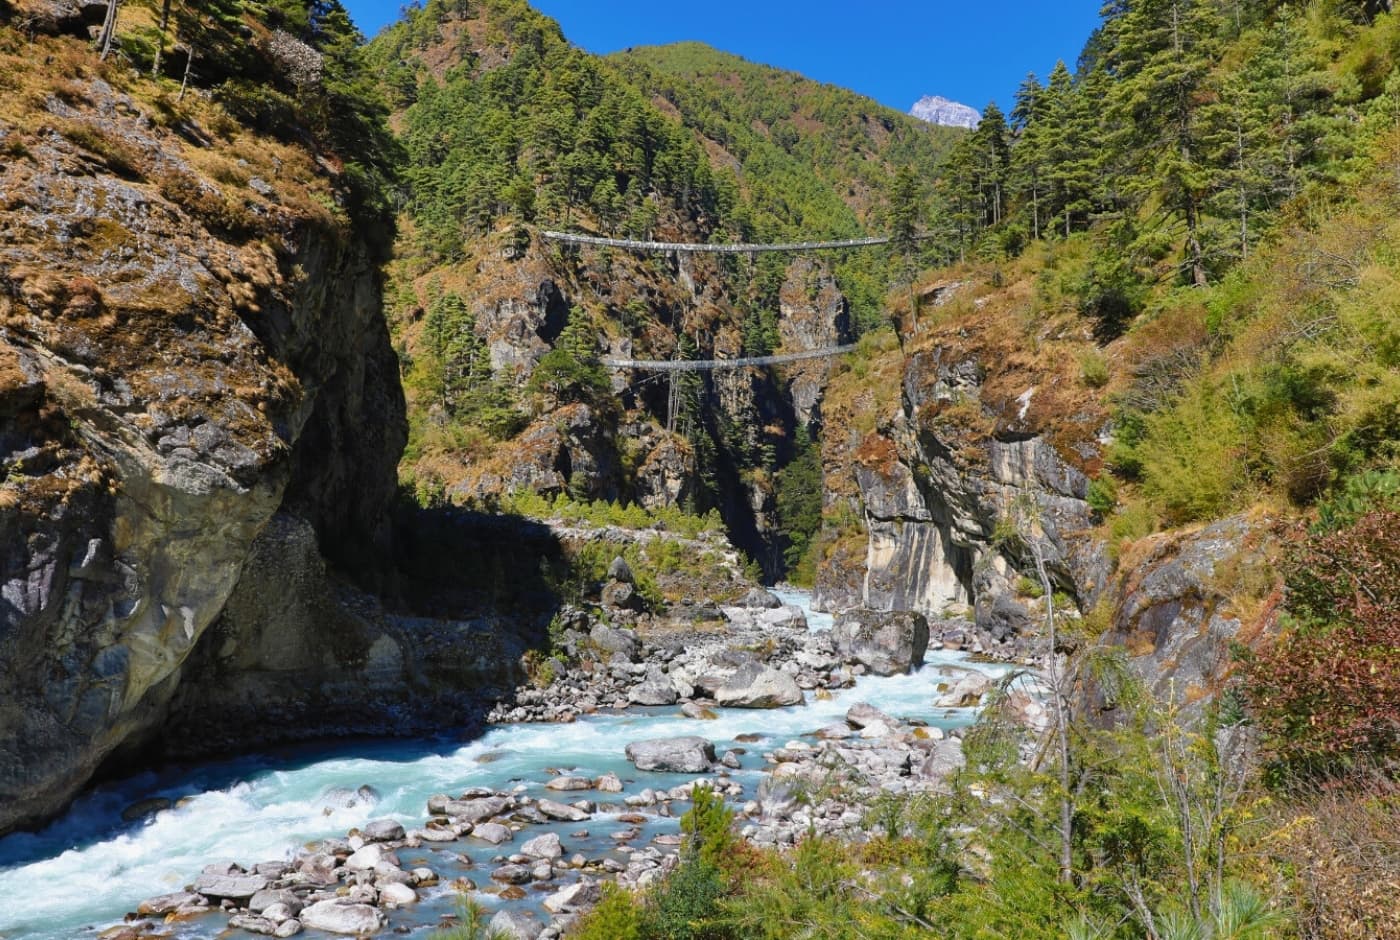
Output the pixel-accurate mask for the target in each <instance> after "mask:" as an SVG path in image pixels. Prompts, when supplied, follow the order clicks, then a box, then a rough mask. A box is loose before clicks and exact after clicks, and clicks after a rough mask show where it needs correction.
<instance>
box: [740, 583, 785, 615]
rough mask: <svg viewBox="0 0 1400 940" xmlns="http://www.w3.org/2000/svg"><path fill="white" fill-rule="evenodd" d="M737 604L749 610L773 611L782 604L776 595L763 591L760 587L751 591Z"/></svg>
mask: <svg viewBox="0 0 1400 940" xmlns="http://www.w3.org/2000/svg"><path fill="white" fill-rule="evenodd" d="M739 603H740V604H741V605H742V606H744V607H748V608H750V609H751V610H774V609H776V608H778V607H781V606H783V602H782V601H781V600H779V599H778V596H777V595H776V594H774V593H773V592H772V591H765V590H764V589H763V588H761V587H756V588H753V589H751V590H750V591H749V593H747V594H745V595H744V599H743V600H742V601H740V602H739Z"/></svg>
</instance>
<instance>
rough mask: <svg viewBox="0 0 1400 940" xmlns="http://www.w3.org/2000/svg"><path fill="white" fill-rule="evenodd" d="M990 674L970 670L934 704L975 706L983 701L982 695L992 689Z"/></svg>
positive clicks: (941, 705) (949, 706) (954, 706)
mask: <svg viewBox="0 0 1400 940" xmlns="http://www.w3.org/2000/svg"><path fill="white" fill-rule="evenodd" d="M992 685H993V682H992V679H991V677H990V676H987V675H984V674H983V673H980V672H969V673H968V674H967V675H965V676H963V677H962V678H961V679H959V680H958V681H957V682H956V683H954V685H953V687H952V688H951V689H949V690H948V691H947V692H944V693H943V695H941V696H940V697H939V699H938V701H937V702H935V703H934V704H935V705H937V706H938V707H939V708H973V707H975V706H977V705H980V704H981V703H982V696H984V695H986V694H987V693H988V692H990V691H991V690H992Z"/></svg>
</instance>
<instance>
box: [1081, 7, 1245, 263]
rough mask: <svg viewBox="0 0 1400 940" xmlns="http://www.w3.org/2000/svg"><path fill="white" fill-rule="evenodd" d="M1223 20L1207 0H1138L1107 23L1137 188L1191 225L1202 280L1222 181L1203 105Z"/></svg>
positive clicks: (1116, 103)
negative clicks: (1212, 203)
mask: <svg viewBox="0 0 1400 940" xmlns="http://www.w3.org/2000/svg"><path fill="white" fill-rule="evenodd" d="M1220 24H1221V14H1220V10H1219V9H1218V8H1217V7H1215V6H1213V5H1212V4H1211V3H1209V2H1208V0H1139V2H1135V3H1132V4H1128V5H1125V6H1124V7H1123V9H1122V11H1121V12H1119V13H1117V14H1116V15H1115V17H1114V18H1113V19H1112V20H1110V21H1108V22H1106V23H1105V35H1106V36H1107V37H1108V38H1109V43H1108V48H1107V54H1106V58H1107V63H1106V64H1107V65H1108V67H1109V68H1110V69H1111V70H1112V72H1113V74H1114V77H1115V78H1116V79H1117V81H1116V83H1115V84H1114V86H1113V91H1114V95H1113V100H1112V101H1111V107H1112V108H1113V109H1114V110H1115V111H1116V112H1117V116H1118V117H1120V118H1121V119H1122V121H1123V123H1124V124H1125V125H1131V127H1132V128H1133V141H1132V142H1133V144H1134V145H1135V150H1136V156H1137V161H1136V166H1134V167H1133V170H1134V172H1135V175H1136V177H1137V182H1136V184H1135V189H1136V191H1137V193H1138V195H1139V196H1141V197H1146V196H1148V195H1150V194H1151V195H1156V196H1158V197H1159V198H1161V199H1162V200H1163V202H1164V203H1165V205H1166V206H1167V207H1169V209H1170V210H1171V211H1172V213H1173V214H1174V215H1175V216H1176V217H1177V219H1178V220H1179V221H1180V222H1181V224H1182V225H1183V226H1184V228H1185V238H1184V241H1185V244H1184V254H1185V261H1184V268H1185V271H1186V274H1187V276H1188V278H1189V280H1190V281H1191V283H1193V284H1196V285H1204V284H1205V283H1206V282H1207V280H1208V275H1207V271H1208V268H1207V259H1206V247H1205V243H1204V225H1203V219H1202V212H1203V208H1204V206H1203V203H1204V202H1205V201H1206V200H1207V198H1208V197H1209V194H1210V192H1211V189H1212V187H1214V186H1216V185H1218V184H1219V177H1218V175H1215V174H1213V173H1212V167H1211V166H1210V165H1209V164H1208V163H1207V161H1206V160H1205V158H1204V155H1203V153H1202V151H1203V149H1204V144H1203V140H1202V137H1203V133H1204V127H1203V121H1202V120H1201V116H1202V115H1201V111H1202V108H1203V106H1204V105H1205V103H1206V100H1207V98H1206V96H1205V95H1204V94H1203V92H1204V90H1205V87H1206V81H1207V78H1208V76H1209V75H1210V71H1211V66H1212V64H1213V62H1214V61H1215V57H1216V52H1217V48H1218V44H1217V41H1216V40H1217V36H1218V33H1219V27H1220Z"/></svg>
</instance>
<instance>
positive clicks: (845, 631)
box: [831, 609, 928, 676]
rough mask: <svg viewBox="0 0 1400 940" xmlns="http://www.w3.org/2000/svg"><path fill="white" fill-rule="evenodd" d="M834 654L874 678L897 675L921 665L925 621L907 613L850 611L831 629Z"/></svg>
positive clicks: (922, 616)
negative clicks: (851, 661)
mask: <svg viewBox="0 0 1400 940" xmlns="http://www.w3.org/2000/svg"><path fill="white" fill-rule="evenodd" d="M831 636H832V639H833V640H835V641H836V652H837V653H839V654H840V655H841V657H842V658H843V659H846V660H854V661H855V662H858V663H860V664H861V665H863V666H864V667H865V668H866V669H868V670H870V671H871V672H872V673H874V674H875V675H877V676H898V675H903V674H905V673H907V672H912V671H913V670H915V669H918V668H919V667H920V666H922V665H923V664H924V653H925V652H926V651H927V650H928V619H927V618H926V617H925V616H924V615H923V614H920V613H915V612H913V611H908V610H893V611H874V610H862V609H856V610H850V611H847V612H845V613H843V614H841V615H840V616H839V617H838V618H837V620H836V625H835V626H834V627H832V629H831Z"/></svg>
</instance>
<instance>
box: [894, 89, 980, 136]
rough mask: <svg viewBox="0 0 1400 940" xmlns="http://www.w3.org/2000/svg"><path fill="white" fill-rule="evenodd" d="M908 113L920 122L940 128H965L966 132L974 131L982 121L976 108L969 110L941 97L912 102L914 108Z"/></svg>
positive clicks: (933, 96)
mask: <svg viewBox="0 0 1400 940" xmlns="http://www.w3.org/2000/svg"><path fill="white" fill-rule="evenodd" d="M909 113H910V114H912V115H914V117H916V118H918V119H919V120H921V121H928V122H929V123H930V124H937V125H939V126H941V127H965V128H967V129H968V130H976V128H977V125H978V123H979V122H981V120H982V115H981V114H979V113H978V112H977V109H976V108H969V107H968V106H967V105H965V104H961V103H959V102H957V101H951V100H949V99H947V98H944V97H943V96H942V95H925V96H924V97H922V98H920V99H919V100H918V101H916V102H914V107H912V108H910V109H909Z"/></svg>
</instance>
